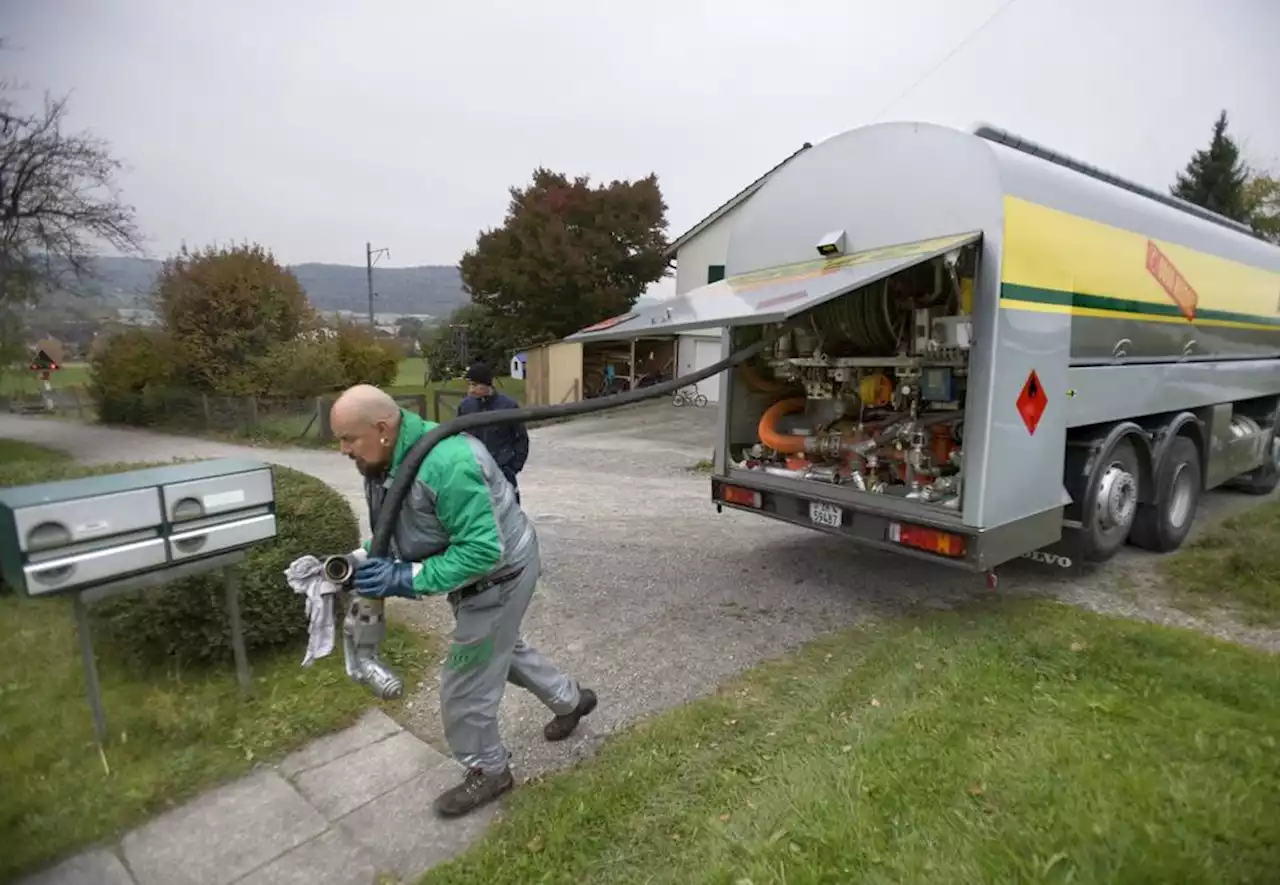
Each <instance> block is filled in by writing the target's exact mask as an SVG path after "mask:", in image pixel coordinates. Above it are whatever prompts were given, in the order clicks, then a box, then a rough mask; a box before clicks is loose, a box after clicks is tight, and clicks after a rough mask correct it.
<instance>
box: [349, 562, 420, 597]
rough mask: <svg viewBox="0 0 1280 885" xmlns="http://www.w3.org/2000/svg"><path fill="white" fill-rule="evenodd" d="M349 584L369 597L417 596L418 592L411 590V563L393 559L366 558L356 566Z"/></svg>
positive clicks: (359, 592) (357, 591)
mask: <svg viewBox="0 0 1280 885" xmlns="http://www.w3.org/2000/svg"><path fill="white" fill-rule="evenodd" d="M351 584H352V586H353V587H354V588H355V591H356V593H358V594H360V595H361V596H364V597H367V598H369V599H385V598H386V597H388V596H403V597H404V598H405V599H417V598H418V594H416V593H414V592H413V565H412V564H411V563H408V562H397V561H396V560H394V559H383V558H381V557H374V558H371V559H366V560H365V561H364V562H362V563H360V565H358V566H356V573H355V575H354V576H353V577H352V581H351Z"/></svg>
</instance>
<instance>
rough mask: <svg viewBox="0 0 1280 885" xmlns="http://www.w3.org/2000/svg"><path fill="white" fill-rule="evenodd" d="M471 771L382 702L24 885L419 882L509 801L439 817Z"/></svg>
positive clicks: (370, 884)
mask: <svg viewBox="0 0 1280 885" xmlns="http://www.w3.org/2000/svg"><path fill="white" fill-rule="evenodd" d="M461 777H462V768H461V766H459V765H458V764H457V763H456V762H454V761H453V760H452V759H449V758H447V757H445V756H443V755H441V754H440V753H439V752H437V751H436V750H434V749H432V748H431V747H429V746H427V745H426V744H425V743H423V742H422V741H420V740H419V739H418V738H417V737H415V736H414V735H413V734H411V733H410V732H408V731H406V730H405V729H403V728H401V726H400V725H399V724H398V723H397V722H395V720H393V719H391V718H390V717H389V716H387V715H386V714H384V713H382V712H380V711H376V710H374V711H370V712H367V713H365V714H364V715H363V716H362V717H361V719H360V720H359V721H358V722H357V723H356V724H355V725H353V726H352V727H350V728H348V729H346V730H344V731H340V732H336V733H334V734H331V735H327V736H325V737H322V738H320V739H318V740H316V741H314V742H313V743H311V744H309V745H307V746H306V747H304V748H302V749H301V750H298V751H297V752H295V753H293V754H292V755H290V756H288V757H287V758H285V759H284V760H282V761H281V762H280V764H279V765H275V766H270V767H266V766H264V767H262V768H260V769H258V770H257V771H255V772H253V773H252V774H249V775H247V776H246V777H243V778H241V779H240V780H237V781H234V782H232V783H229V784H226V785H224V786H221V787H218V788H216V789H214V790H212V791H210V792H207V793H204V794H202V795H200V796H198V797H196V798H195V799H193V800H192V801H191V802H189V803H188V804H186V805H183V806H181V807H179V808H175V809H173V810H172V811H169V812H166V813H165V814H163V815H161V816H160V817H157V818H155V819H154V820H152V821H150V822H148V823H146V824H144V825H142V826H141V827H139V828H138V829H136V830H133V831H132V832H130V833H127V834H126V835H125V836H124V838H123V839H121V840H120V841H119V843H117V844H115V845H110V846H104V847H100V848H96V849H94V850H91V851H87V852H84V853H83V854H78V855H75V856H73V857H70V858H68V859H66V860H64V861H63V862H61V863H59V864H57V865H56V866H54V867H52V868H50V869H47V870H44V871H42V872H38V873H36V874H34V875H33V876H30V877H28V878H26V879H23V880H21V882H20V883H19V885H375V883H376V885H385V883H388V882H413V881H414V880H415V879H416V878H417V877H418V876H419V875H420V874H422V873H423V872H425V871H426V870H427V869H428V868H429V867H431V866H434V865H435V864H438V863H441V862H442V861H445V860H447V859H449V858H450V857H453V856H454V855H455V854H458V853H460V852H461V851H462V850H463V849H465V848H466V846H468V845H469V844H470V843H471V842H472V841H473V840H475V839H476V838H478V836H479V835H480V834H481V832H482V831H483V830H484V828H485V827H486V826H487V825H488V823H489V821H490V820H491V819H492V818H493V815H494V814H495V813H496V811H497V806H496V805H492V806H490V807H489V808H488V809H485V810H482V811H480V812H477V813H475V814H472V815H469V816H468V817H464V818H461V819H458V820H452V821H443V820H441V819H439V818H437V817H436V816H435V815H434V814H433V813H432V811H431V800H432V799H433V798H435V796H436V794H438V793H439V792H440V791H441V790H443V789H445V788H447V787H449V786H452V785H453V784H454V783H456V782H457V781H458V779H459V778H461Z"/></svg>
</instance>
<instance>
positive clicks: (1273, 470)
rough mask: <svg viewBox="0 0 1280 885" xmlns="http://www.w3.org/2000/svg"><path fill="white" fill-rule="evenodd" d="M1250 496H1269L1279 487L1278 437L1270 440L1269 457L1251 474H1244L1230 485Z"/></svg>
mask: <svg viewBox="0 0 1280 885" xmlns="http://www.w3.org/2000/svg"><path fill="white" fill-rule="evenodd" d="M1231 485H1232V486H1233V487H1235V488H1237V489H1239V490H1240V491H1242V492H1245V493H1246V494H1250V495H1269V494H1271V493H1272V492H1273V491H1275V488H1276V486H1277V485H1280V436H1273V437H1272V438H1271V457H1270V458H1269V459H1268V460H1267V462H1266V463H1265V464H1263V465H1262V466H1261V467H1258V468H1257V469H1255V470H1254V471H1252V472H1251V473H1246V474H1245V475H1244V476H1241V477H1240V478H1238V479H1237V480H1236V481H1235V482H1233V483H1232V484H1231Z"/></svg>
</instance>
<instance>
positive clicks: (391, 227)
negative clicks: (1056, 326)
mask: <svg viewBox="0 0 1280 885" xmlns="http://www.w3.org/2000/svg"><path fill="white" fill-rule="evenodd" d="M0 10H3V16H2V23H0V32H2V33H3V34H5V35H7V36H8V38H9V40H10V41H11V43H12V45H13V46H14V47H15V50H16V51H14V52H9V53H5V54H4V56H7V57H0V64H2V66H3V73H5V74H9V75H14V76H17V77H18V78H20V79H22V80H23V81H25V82H26V83H27V84H28V85H29V86H30V87H31V88H32V89H33V90H34V91H33V92H32V97H33V98H34V97H36V96H38V94H39V90H42V89H50V90H53V91H55V92H65V91H68V90H72V91H73V96H72V103H71V108H70V122H71V123H72V124H74V125H76V126H80V127H87V128H90V129H92V130H94V131H95V132H96V133H97V134H99V135H102V136H105V137H106V138H108V139H109V140H110V141H111V142H112V144H113V146H114V148H115V151H116V153H117V154H118V155H119V156H120V158H121V159H123V160H125V161H126V162H127V163H128V164H129V167H130V169H129V171H128V172H127V174H126V175H125V176H124V177H123V179H122V184H123V185H124V189H125V196H126V199H127V200H128V201H129V202H131V203H132V204H133V205H135V206H136V207H137V209H138V217H139V221H140V223H141V225H142V227H143V228H144V231H145V233H146V234H147V236H148V238H149V248H150V249H151V251H152V253H153V254H154V255H156V256H157V257H163V256H164V255H165V254H167V253H168V252H170V251H171V250H173V249H174V248H176V247H177V246H178V244H179V243H180V242H182V241H183V240H185V241H186V242H187V243H188V244H191V245H203V244H206V243H209V242H213V241H218V242H226V241H228V240H233V239H234V240H244V239H248V240H257V241H259V242H261V243H263V244H264V245H267V246H269V247H271V248H272V249H273V250H274V251H275V253H276V255H277V257H278V258H280V259H281V260H282V261H285V262H288V263H300V262H304V261H327V262H336V263H345V264H362V263H363V261H364V243H365V241H366V240H372V241H373V244H374V246H375V247H380V246H385V247H388V248H389V249H390V250H391V261H390V264H394V265H407V264H455V263H457V261H458V259H459V257H460V256H461V254H462V253H463V251H465V250H466V249H467V248H468V247H470V246H471V245H473V244H474V242H475V238H476V235H477V233H478V232H479V231H480V230H482V229H485V228H488V227H491V226H495V225H497V224H500V223H501V220H502V217H503V214H504V212H505V210H506V205H507V199H508V195H507V188H508V187H510V186H512V185H518V184H522V183H525V182H527V181H528V180H529V177H530V174H531V172H532V170H533V168H534V167H535V166H537V165H544V166H547V167H550V168H552V169H554V170H557V171H562V172H565V173H567V174H570V175H575V174H588V175H590V176H591V177H592V179H593V180H606V181H607V180H609V179H612V178H634V177H639V176H643V175H646V174H648V173H649V172H651V171H654V172H657V174H658V176H659V180H660V183H661V185H662V189H663V193H664V194H665V197H666V200H667V203H668V206H669V210H668V218H669V220H670V236H671V237H673V238H674V237H675V236H677V235H678V234H680V233H682V232H683V231H684V230H685V229H687V228H688V227H690V226H691V225H693V224H694V223H695V222H697V221H698V219H699V218H701V217H702V216H703V215H705V214H706V213H707V212H709V211H710V210H712V209H713V208H715V207H716V206H717V205H718V204H720V203H721V202H723V201H724V200H725V199H727V198H728V197H729V196H731V195H732V194H733V193H734V192H735V191H737V190H739V189H740V188H741V187H743V186H744V185H745V184H747V183H748V182H749V181H750V180H752V179H754V178H756V177H757V176H758V175H759V174H761V173H762V172H763V171H764V170H766V169H768V168H769V167H770V166H772V165H774V164H775V163H777V162H778V161H779V160H780V159H782V158H783V157H785V156H786V155H787V154H789V153H791V152H792V151H794V150H795V149H796V148H798V147H799V146H800V145H801V144H802V143H803V142H805V141H806V140H808V141H813V142H817V141H821V140H822V139H825V138H828V137H830V136H832V135H834V134H837V133H839V132H841V131H844V130H846V129H849V128H853V127H856V126H861V125H865V124H867V123H870V122H873V121H874V120H876V119H877V118H879V119H916V120H928V121H933V122H938V123H944V124H949V125H955V126H961V127H965V126H968V125H970V124H971V123H972V122H974V121H975V120H978V119H982V120H986V121H989V122H992V123H996V124H997V125H1001V126H1005V127H1007V128H1010V129H1013V130H1014V131H1017V132H1019V133H1021V134H1025V135H1026V136H1028V137H1030V138H1033V139H1035V140H1037V141H1040V142H1043V143H1045V144H1048V145H1050V146H1053V147H1056V148H1059V149H1061V150H1064V151H1066V152H1068V153H1071V154H1074V155H1077V156H1079V157H1080V158H1082V159H1085V160H1087V161H1090V162H1092V163H1095V164H1097V165H1100V166H1103V167H1104V168H1108V169H1111V170H1114V171H1116V172H1118V173H1120V174H1122V175H1126V176H1129V177H1131V178H1134V179H1137V180H1138V181H1141V182H1143V183H1145V184H1148V185H1150V186H1152V187H1156V188H1161V189H1163V188H1165V187H1167V186H1168V185H1169V183H1170V181H1171V180H1172V177H1173V175H1174V173H1175V172H1176V171H1177V170H1178V169H1180V168H1181V167H1182V166H1183V165H1184V164H1185V163H1186V161H1187V159H1188V158H1189V156H1190V154H1191V152H1192V151H1193V150H1195V149H1197V148H1199V147H1203V146H1204V145H1205V144H1206V143H1207V141H1208V138H1209V135H1210V128H1211V125H1212V123H1213V120H1214V118H1215V117H1216V116H1217V114H1218V112H1219V110H1221V109H1223V108H1226V109H1227V111H1228V113H1229V115H1230V118H1231V129H1232V131H1233V132H1234V133H1235V135H1236V136H1237V138H1239V139H1240V140H1241V141H1242V142H1243V143H1244V145H1245V149H1246V153H1247V156H1248V158H1249V159H1250V160H1251V161H1253V162H1256V163H1259V164H1262V165H1269V166H1271V167H1272V168H1274V169H1276V170H1277V171H1280V74H1278V73H1277V68H1276V64H1275V60H1274V53H1275V52H1276V47H1277V46H1280V2H1276V0H1216V2H1209V0H1013V2H1008V0H903V2H897V3H888V2H885V0H875V2H871V0H843V2H842V0H810V2H805V0H792V2H787V3H783V2H781V0H733V2H731V0H679V2H677V0H645V2H643V3H640V2H635V3H620V2H617V0H614V2H603V0H594V2H592V0H546V2H542V3H528V2H514V0H513V2H496V0H471V2H466V3H464V2H460V0H459V2H449V3H444V2H438V0H435V2H433V0H369V2H366V3H365V4H364V5H361V4H359V3H357V2H353V0H342V2H338V0H220V2H217V3H199V4H197V3H194V2H190V0H111V2H107V0H0ZM993 15H994V16H995V18H994V19H993V20H991V21H990V23H989V24H987V25H986V26H985V27H983V25H984V22H987V21H988V20H989V19H992V16H993ZM979 28H981V30H980V31H979ZM975 31H978V33H977V34H976V35H974V36H972V37H971V39H969V40H968V42H967V43H964V45H963V46H962V47H961V48H960V49H959V50H958V51H955V54H954V55H952V56H951V57H950V58H949V59H948V60H947V61H945V63H943V64H942V65H941V67H939V68H938V69H937V70H936V72H934V73H933V74H931V75H930V76H927V77H924V79H923V80H921V77H922V76H924V75H925V74H926V73H927V72H928V71H930V70H931V69H933V68H934V67H935V65H938V63H939V62H940V61H942V60H943V59H944V58H946V57H947V56H948V54H949V53H952V52H953V51H954V50H956V48H957V47H958V46H960V44H961V43H962V41H964V40H965V38H966V37H968V36H969V35H971V34H973V33H974V32H975ZM917 82H918V85H915V86H914V88H911V87H913V84H916V83H917ZM904 92H906V93H907V94H906V95H905V96H904V95H903V93H904ZM666 288H667V286H666V285H664V286H663V287H662V289H666ZM655 294H656V293H655ZM664 294H665V293H664Z"/></svg>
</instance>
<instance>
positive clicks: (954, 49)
mask: <svg viewBox="0 0 1280 885" xmlns="http://www.w3.org/2000/svg"><path fill="white" fill-rule="evenodd" d="M1017 2H1018V0H1005V2H1004V3H1003V4H1001V6H1000V8H999V9H997V10H996V11H995V12H993V13H991V15H989V16H987V20H986V21H984V22H983V23H982V24H980V25H978V27H977V28H975V29H974V30H972V31H970V32H969V34H968V36H966V37H965V38H964V39H963V40H961V41H960V42H959V43H957V44H956V45H955V46H954V47H952V49H951V51H950V52H948V53H947V54H946V55H944V56H943V57H942V58H941V59H939V60H938V62H937V64H935V65H934V66H933V67H931V68H929V70H927V71H925V72H924V73H923V74H921V75H920V76H919V77H918V78H916V80H915V82H913V83H912V84H911V85H910V86H908V87H907V88H906V89H904V90H903V91H902V92H901V93H900V94H899V95H898V97H897V98H895V99H894V100H893V101H891V102H889V103H888V104H887V105H885V106H884V107H882V108H881V109H880V113H878V114H876V115H875V116H874V117H872V118H871V122H872V123H875V122H876V121H878V120H879V119H880V118H881V117H883V116H884V114H885V112H886V111H888V110H889V109H890V108H891V107H893V106H894V105H896V104H897V103H898V102H900V101H902V100H903V99H904V98H906V97H907V96H908V95H910V94H911V93H912V92H914V91H915V89H916V87H918V86H919V85H920V84H921V83H923V82H924V81H925V80H928V79H929V78H930V77H932V76H933V75H934V74H935V73H937V71H938V69H939V68H941V67H942V66H943V65H945V64H946V63H947V62H949V61H951V59H953V58H954V57H955V55H956V53H958V52H959V51H960V50H961V49H964V48H965V46H967V45H969V42H970V41H971V40H972V39H973V38H974V37H976V36H978V35H979V34H981V33H982V32H983V31H985V30H986V29H987V28H988V27H990V26H991V23H992V22H994V21H995V20H996V19H998V18H999V17H1000V16H1001V15H1003V14H1004V13H1005V11H1006V10H1008V8H1009V7H1010V6H1012V5H1013V4H1015V3H1017Z"/></svg>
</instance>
